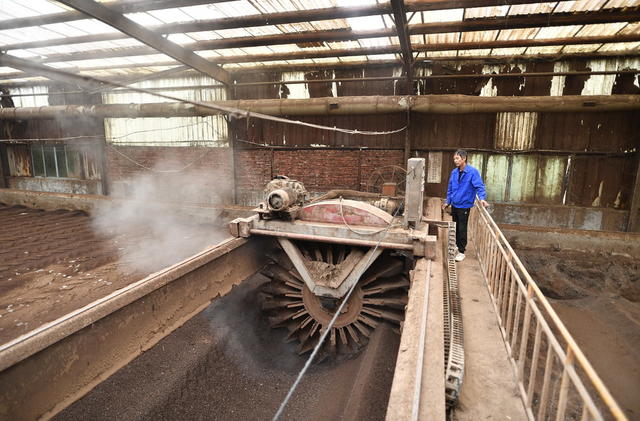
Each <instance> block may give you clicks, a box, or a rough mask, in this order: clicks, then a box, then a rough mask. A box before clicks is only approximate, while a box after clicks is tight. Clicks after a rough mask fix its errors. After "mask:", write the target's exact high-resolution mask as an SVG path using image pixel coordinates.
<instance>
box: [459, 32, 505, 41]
mask: <svg viewBox="0 0 640 421" xmlns="http://www.w3.org/2000/svg"><path fill="white" fill-rule="evenodd" d="M499 32H500V31H473V32H462V33H461V38H460V42H488V41H493V40H494V39H496V37H497V36H498V33H499Z"/></svg>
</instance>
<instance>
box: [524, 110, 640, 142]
mask: <svg viewBox="0 0 640 421" xmlns="http://www.w3.org/2000/svg"><path fill="white" fill-rule="evenodd" d="M638 119H640V112H638V111H612V112H600V113H540V116H539V121H538V132H537V141H536V147H537V148H538V149H545V150H559V151H576V152H578V151H602V152H623V151H625V150H630V149H633V148H634V147H637V145H636V142H637V139H635V138H634V135H635V133H636V132H637V124H638V123H637V122H638Z"/></svg>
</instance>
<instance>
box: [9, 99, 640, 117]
mask: <svg viewBox="0 0 640 421" xmlns="http://www.w3.org/2000/svg"><path fill="white" fill-rule="evenodd" d="M207 104H211V105H215V106H218V107H227V108H233V109H237V110H242V111H241V112H246V116H247V117H250V116H251V113H262V114H268V115H273V116H302V115H310V116H311V115H358V114H360V115H362V114H390V113H399V112H407V111H408V110H410V111H413V112H417V113H435V114H461V113H496V112H504V111H509V112H516V111H534V112H535V111H538V112H567V111H622V110H634V109H638V108H640V96H639V95H593V96H580V95H574V96H557V97H553V96H520V97H477V96H468V95H420V96H360V97H358V96H355V97H338V98H310V99H260V100H235V101H216V102H212V103H207ZM217 114H223V112H222V111H219V110H215V109H211V108H208V107H201V106H197V105H193V104H184V103H179V102H164V103H150V104H102V105H56V106H48V107H20V108H2V109H0V120H29V119H52V118H59V117H65V118H83V117H93V118H136V117H195V116H207V115H217Z"/></svg>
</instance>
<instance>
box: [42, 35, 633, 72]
mask: <svg viewBox="0 0 640 421" xmlns="http://www.w3.org/2000/svg"><path fill="white" fill-rule="evenodd" d="M636 41H640V34H630V35H614V36H601V37H571V38H549V39H521V40H505V41H487V42H463V43H458V42H455V43H453V42H452V43H432V44H414V45H412V49H413V50H414V51H417V52H427V51H452V50H474V49H493V48H512V47H542V46H553V45H558V46H562V45H578V44H606V43H620V42H636ZM192 46H193V48H194V49H199V47H198V46H196V45H195V44H194V45H192ZM120 51H121V50H115V51H114V54H118V53H119V52H120ZM400 52H401V48H400V47H399V46H398V45H388V46H380V47H367V48H349V49H331V50H324V51H305V50H302V51H295V52H291V53H281V54H247V55H234V56H224V57H217V58H215V59H211V60H210V61H211V62H212V63H216V64H225V63H254V62H261V61H270V62H272V61H279V60H299V59H314V58H327V57H346V56H364V55H378V54H397V53H400ZM80 54H82V53H80ZM45 61H46V62H48V61H60V60H54V57H53V56H50V57H49V59H47V60H45ZM162 64H163V65H168V64H169V63H168V62H165V63H162ZM148 66H149V64H145V65H144V67H148Z"/></svg>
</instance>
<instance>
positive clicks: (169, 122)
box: [44, 76, 304, 146]
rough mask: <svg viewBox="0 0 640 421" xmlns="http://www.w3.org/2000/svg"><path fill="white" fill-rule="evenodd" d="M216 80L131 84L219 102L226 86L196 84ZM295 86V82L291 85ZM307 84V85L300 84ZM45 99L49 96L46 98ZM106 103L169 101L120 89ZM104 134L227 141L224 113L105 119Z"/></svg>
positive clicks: (161, 142) (123, 138)
mask: <svg viewBox="0 0 640 421" xmlns="http://www.w3.org/2000/svg"><path fill="white" fill-rule="evenodd" d="M214 84H217V82H216V81H215V80H214V79H212V78H209V77H205V76H192V77H185V78H180V79H172V80H170V81H168V80H166V79H164V80H163V79H160V80H148V81H143V82H139V83H136V84H134V85H132V86H133V87H138V88H163V87H166V86H168V85H170V86H172V87H180V86H184V87H185V89H184V90H174V89H172V90H170V91H162V90H161V91H160V92H162V93H166V94H169V95H172V96H175V97H178V98H184V99H190V100H196V101H219V100H224V99H226V92H225V90H224V89H209V88H202V89H197V88H194V86H197V85H214ZM292 86H294V85H292ZM301 86H304V85H301ZM44 98H46V97H44ZM102 100H103V102H104V103H105V104H129V103H152V102H170V100H167V99H164V98H160V97H157V96H154V95H150V94H142V93H137V92H118V91H117V90H114V91H110V92H105V93H103V94H102ZM104 125H105V136H106V137H107V140H108V141H110V142H113V143H115V144H135V145H155V146H185V145H191V146H194V145H209V146H225V145H226V144H227V141H228V138H227V123H226V120H225V119H224V117H223V116H209V117H171V118H107V119H105V120H104Z"/></svg>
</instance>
